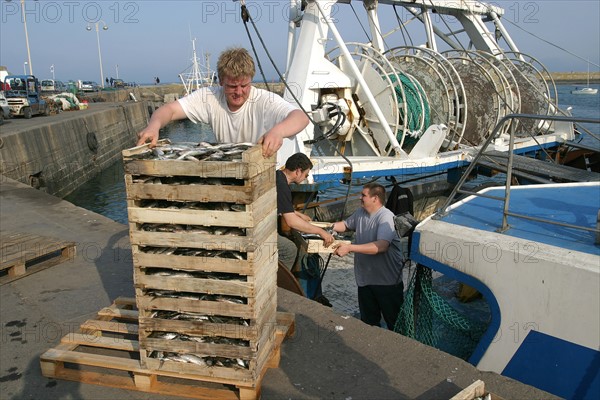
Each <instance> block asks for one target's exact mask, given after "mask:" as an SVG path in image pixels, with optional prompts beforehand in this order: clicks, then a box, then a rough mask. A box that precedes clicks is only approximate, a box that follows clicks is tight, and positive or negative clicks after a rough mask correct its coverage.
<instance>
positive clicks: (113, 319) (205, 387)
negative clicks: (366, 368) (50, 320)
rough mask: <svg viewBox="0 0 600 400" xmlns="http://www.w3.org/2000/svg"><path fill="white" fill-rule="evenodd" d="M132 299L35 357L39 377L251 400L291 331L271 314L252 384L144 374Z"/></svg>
mask: <svg viewBox="0 0 600 400" xmlns="http://www.w3.org/2000/svg"><path fill="white" fill-rule="evenodd" d="M135 307H136V305H135V299H132V298H124V297H119V298H117V299H116V300H115V301H114V303H113V304H112V305H111V306H110V307H106V308H104V309H102V310H100V311H99V312H98V314H97V317H96V318H95V319H92V320H88V321H86V322H84V323H83V324H81V326H80V330H79V332H77V333H70V334H68V335H66V336H65V337H63V338H62V340H61V343H60V344H59V345H58V346H56V347H54V348H52V349H50V350H48V351H46V352H45V353H44V354H42V356H41V357H40V362H41V369H42V374H43V375H44V376H46V377H48V378H56V379H65V380H72V381H77V382H83V383H91V384H95V385H101V386H110V387H116V388H120V389H128V390H137V391H142V392H149V393H158V394H165V395H172V396H181V397H188V398H195V399H211V400H212V399H223V400H224V399H238V400H246V399H248V400H249V399H257V398H259V397H260V389H261V383H262V379H263V377H264V374H265V373H266V370H267V368H277V367H278V366H279V358H280V350H281V343H282V342H283V340H284V339H285V338H286V337H289V336H291V335H293V333H294V327H295V325H294V314H291V313H283V312H279V313H277V327H276V335H275V346H274V348H273V351H272V352H271V355H270V359H269V362H268V363H267V364H266V365H265V367H264V369H263V370H262V371H261V373H260V376H259V377H258V379H257V380H256V381H237V380H231V379H223V378H216V377H215V378H211V377H206V376H197V375H193V374H189V373H177V372H172V371H161V370H149V369H145V368H142V366H141V364H140V360H139V342H138V340H137V335H138V311H137V310H136V308H135Z"/></svg>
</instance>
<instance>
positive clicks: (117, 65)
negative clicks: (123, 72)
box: [115, 64, 119, 79]
mask: <svg viewBox="0 0 600 400" xmlns="http://www.w3.org/2000/svg"><path fill="white" fill-rule="evenodd" d="M115 69H116V70H117V79H119V64H116V65H115Z"/></svg>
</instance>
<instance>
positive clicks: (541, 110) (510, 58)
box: [500, 52, 558, 137]
mask: <svg viewBox="0 0 600 400" xmlns="http://www.w3.org/2000/svg"><path fill="white" fill-rule="evenodd" d="M503 56H504V57H503V58H502V59H501V60H500V61H501V62H502V63H504V64H505V65H506V66H507V67H508V68H509V69H510V70H511V72H512V73H513V76H514V77H515V80H516V81H517V85H518V87H519V92H520V96H521V113H522V114H538V115H554V114H555V113H556V112H557V110H558V104H557V103H556V99H558V94H557V90H556V85H555V84H554V80H553V79H552V76H551V75H550V72H549V71H548V70H547V69H546V67H544V65H542V63H540V62H539V61H538V60H537V59H535V58H533V57H532V56H530V55H527V54H525V53H519V52H505V53H503ZM546 78H547V79H546ZM519 128H520V129H519V130H517V131H516V132H515V133H516V135H517V137H529V136H530V134H532V135H536V134H546V133H548V131H549V129H550V124H549V123H546V122H544V121H535V120H530V119H527V120H523V121H521V122H520V125H519Z"/></svg>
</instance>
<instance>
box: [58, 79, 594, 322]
mask: <svg viewBox="0 0 600 400" xmlns="http://www.w3.org/2000/svg"><path fill="white" fill-rule="evenodd" d="M591 86H592V87H598V86H599V85H597V84H596V85H591ZM575 87H576V86H575V85H558V86H557V90H558V97H559V105H560V107H561V108H562V109H567V108H568V107H572V109H571V113H572V114H573V115H574V116H576V117H581V118H600V96H598V95H573V94H571V93H570V92H571V90H573V89H575ZM585 128H586V129H589V130H590V132H592V133H593V134H594V135H596V137H598V135H600V127H599V126H597V124H596V125H590V126H585ZM161 138H168V139H170V140H171V141H172V142H182V141H194V142H200V141H207V142H211V141H214V134H213V132H212V130H211V129H210V127H209V126H207V125H201V124H194V123H192V122H190V121H180V122H175V123H172V124H170V125H168V126H167V127H165V128H164V129H163V130H162V131H161ZM580 140H581V141H582V142H585V143H586V144H588V145H590V146H595V147H600V142H599V141H598V140H597V139H595V138H594V137H591V136H589V135H585V134H584V135H582V136H581V138H580ZM123 175H124V172H123V165H122V163H121V162H117V163H115V164H114V165H113V166H111V167H110V168H108V169H106V170H104V171H103V172H102V173H100V174H99V175H98V176H96V177H95V178H93V179H91V180H90V181H88V182H87V183H86V184H84V185H83V186H81V187H80V188H78V189H77V190H75V191H74V192H73V193H71V194H70V195H68V196H66V197H65V200H67V201H69V202H71V203H73V204H75V205H77V206H79V207H82V208H85V209H87V210H90V211H93V212H95V213H98V214H101V215H103V216H105V217H108V218H110V219H113V220H115V221H117V222H120V223H123V224H127V223H128V222H127V203H126V199H125V182H124V179H123ZM343 194H345V189H341V190H336V191H335V193H334V194H333V195H332V196H331V197H339V196H341V195H343ZM327 196H328V194H327V193H326V194H323V196H322V197H323V198H327ZM408 272H409V271H405V274H404V275H405V284H406V275H407V274H408ZM442 286H443V288H442V290H445V291H446V292H448V293H447V295H448V296H444V297H452V293H453V292H454V291H455V287H454V286H453V284H450V283H445V284H443V285H442ZM323 292H324V294H325V295H326V296H327V297H328V299H329V300H330V302H331V303H332V305H333V307H334V309H335V310H336V311H338V312H339V313H341V314H345V315H350V316H355V317H356V316H358V303H357V300H356V284H355V282H354V271H353V269H352V257H349V256H347V257H344V258H339V257H333V258H332V259H331V262H330V263H329V265H328V269H327V273H326V274H325V278H324V280H323Z"/></svg>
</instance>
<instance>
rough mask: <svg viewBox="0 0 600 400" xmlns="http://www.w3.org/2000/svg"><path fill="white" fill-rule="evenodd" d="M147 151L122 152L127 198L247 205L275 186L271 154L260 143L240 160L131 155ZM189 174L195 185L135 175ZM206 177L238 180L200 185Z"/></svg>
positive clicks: (146, 149)
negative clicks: (153, 181) (141, 180)
mask: <svg viewBox="0 0 600 400" xmlns="http://www.w3.org/2000/svg"><path fill="white" fill-rule="evenodd" d="M147 151H148V146H147V145H144V146H138V147H135V148H133V149H130V150H124V151H123V153H122V154H123V164H124V169H125V174H126V176H125V183H126V186H127V198H128V199H131V200H135V199H143V198H151V199H169V200H173V201H175V200H180V201H203V202H211V201H224V202H232V203H238V204H249V203H251V202H253V201H254V200H256V199H257V198H258V197H260V196H261V195H263V194H264V193H266V192H267V191H269V189H270V188H273V187H275V157H270V158H264V157H263V156H262V148H261V146H254V147H252V148H250V149H248V150H247V151H245V152H244V153H243V154H242V160H241V161H201V162H191V161H185V160H181V161H179V160H139V159H136V158H135V156H136V155H138V154H141V153H143V152H147ZM146 176H148V177H164V178H172V177H193V178H198V179H200V181H199V182H198V183H199V184H195V185H177V184H169V181H172V180H173V179H170V180H169V179H165V183H164V184H160V185H156V184H148V183H146V184H145V183H138V182H136V180H138V179H139V177H146ZM206 178H230V179H235V180H240V182H237V183H238V185H226V184H202V183H203V182H202V179H206Z"/></svg>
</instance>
